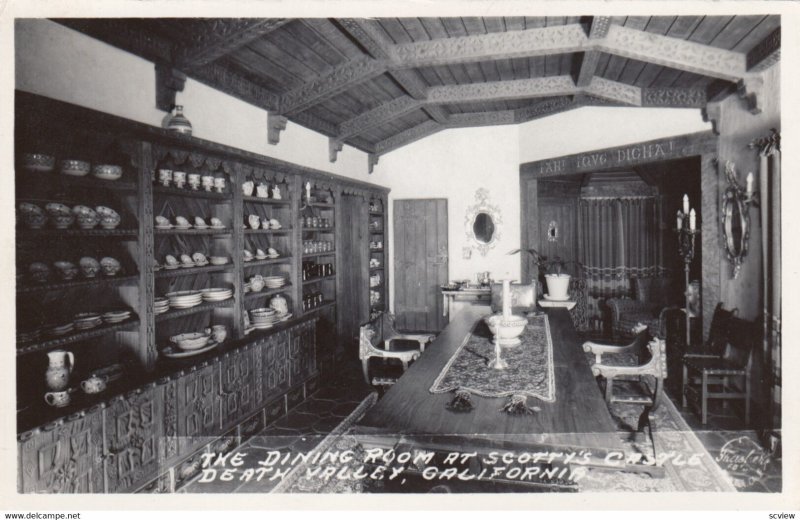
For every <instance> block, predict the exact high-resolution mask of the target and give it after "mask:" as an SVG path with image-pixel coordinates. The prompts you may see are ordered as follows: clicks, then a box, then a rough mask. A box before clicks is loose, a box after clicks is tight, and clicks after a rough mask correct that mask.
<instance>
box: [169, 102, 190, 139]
mask: <svg viewBox="0 0 800 520" xmlns="http://www.w3.org/2000/svg"><path fill="white" fill-rule="evenodd" d="M167 130H172V131H173V132H177V133H179V134H185V135H192V123H190V122H189V120H188V119H186V116H184V115H183V106H181V105H175V114H174V115H173V116H172V117H171V118H170V119H169V121H168V122H167Z"/></svg>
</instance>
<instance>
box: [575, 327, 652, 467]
mask: <svg viewBox="0 0 800 520" xmlns="http://www.w3.org/2000/svg"><path fill="white" fill-rule="evenodd" d="M648 339H649V342H648V343H647V350H648V351H649V354H650V359H649V360H647V361H645V362H643V363H640V364H637V365H635V366H627V365H607V364H602V363H601V361H600V358H601V356H603V355H604V354H609V353H614V354H618V353H620V351H621V350H619V351H615V350H610V348H613V347H611V346H608V345H598V344H594V343H591V342H587V343H588V344H589V348H588V349H587V343H584V350H586V351H587V352H592V353H594V354H595V358H596V359H597V360H598V361H597V362H596V363H595V364H593V365H592V373H593V374H594V375H595V377H602V378H604V379H605V382H606V385H605V399H606V402H607V403H608V404H611V403H623V404H632V405H642V406H644V410H643V411H642V413H641V415H640V416H639V421H638V424H637V427H636V430H637V433H642V432H644V430H645V427H647V430H648V433H649V437H650V442H651V443H652V445H653V456H654V458H655V459H656V460H658V452H659V449H658V444H657V442H656V437H655V431H656V424H655V419H654V417H653V412H654V411H655V410H656V409H657V408H658V406H659V404H660V403H661V401H662V399H664V380H665V379H666V378H667V350H666V341H665V340H664V339H662V338H657V337H656V338H652V339H650V333H649V331H648V330H647V329H644V330H642V331H640V332H639V333H638V334H637V335H636V338H635V340H634V341H633V343H631V344H630V345H625V346H621V347H616V348H617V349H624V350H629V349H635V348H636V347H639V346H641V343H642V342H643V341H645V342H646V341H647V340H648ZM622 378H625V379H626V384H625V386H624V388H620V387H621V386H622V385H617V387H618V388H617V389H616V390H615V385H614V383H615V381H618V380H619V379H622ZM648 380H650V383H649V384H648ZM648 472H649V471H648ZM650 473H651V474H652V475H653V476H663V468H661V467H656V468H653V470H652V472H650Z"/></svg>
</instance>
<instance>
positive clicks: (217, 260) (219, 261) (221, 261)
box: [209, 256, 228, 265]
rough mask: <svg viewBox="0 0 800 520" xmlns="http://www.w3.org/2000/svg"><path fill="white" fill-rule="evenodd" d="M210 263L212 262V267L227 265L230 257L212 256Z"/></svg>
mask: <svg viewBox="0 0 800 520" xmlns="http://www.w3.org/2000/svg"><path fill="white" fill-rule="evenodd" d="M209 261H210V262H211V265H225V264H227V263H228V257H227V256H212V257H211V258H209Z"/></svg>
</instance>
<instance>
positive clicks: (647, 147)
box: [538, 140, 676, 175]
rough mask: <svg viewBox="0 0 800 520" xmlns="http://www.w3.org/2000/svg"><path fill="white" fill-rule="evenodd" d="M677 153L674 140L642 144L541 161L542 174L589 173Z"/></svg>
mask: <svg viewBox="0 0 800 520" xmlns="http://www.w3.org/2000/svg"><path fill="white" fill-rule="evenodd" d="M675 153H676V146H675V141H674V140H669V141H662V142H659V143H642V144H636V145H631V146H626V147H621V148H617V149H614V150H605V151H599V152H589V153H583V154H578V155H576V156H574V157H568V158H561V159H553V160H551V161H541V162H540V163H539V172H538V173H540V174H545V175H546V174H558V173H567V172H568V171H572V172H575V171H587V170H595V169H597V168H605V167H609V166H622V165H625V164H628V163H631V162H639V161H643V160H644V161H649V160H659V159H666V158H668V157H671V156H672V155H673V154H675ZM570 163H572V164H570Z"/></svg>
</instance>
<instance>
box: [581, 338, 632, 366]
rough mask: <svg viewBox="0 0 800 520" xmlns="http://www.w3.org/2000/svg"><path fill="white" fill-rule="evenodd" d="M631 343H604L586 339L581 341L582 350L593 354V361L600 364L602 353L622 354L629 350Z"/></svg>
mask: <svg viewBox="0 0 800 520" xmlns="http://www.w3.org/2000/svg"><path fill="white" fill-rule="evenodd" d="M631 346H632V344H631V345H604V344H602V343H595V342H594V341H586V342H584V343H583V351H584V352H591V353H592V354H594V359H595V362H596V363H598V364H600V363H601V362H602V356H603V354H622V353H623V352H625V351H627V350H630V348H631Z"/></svg>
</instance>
